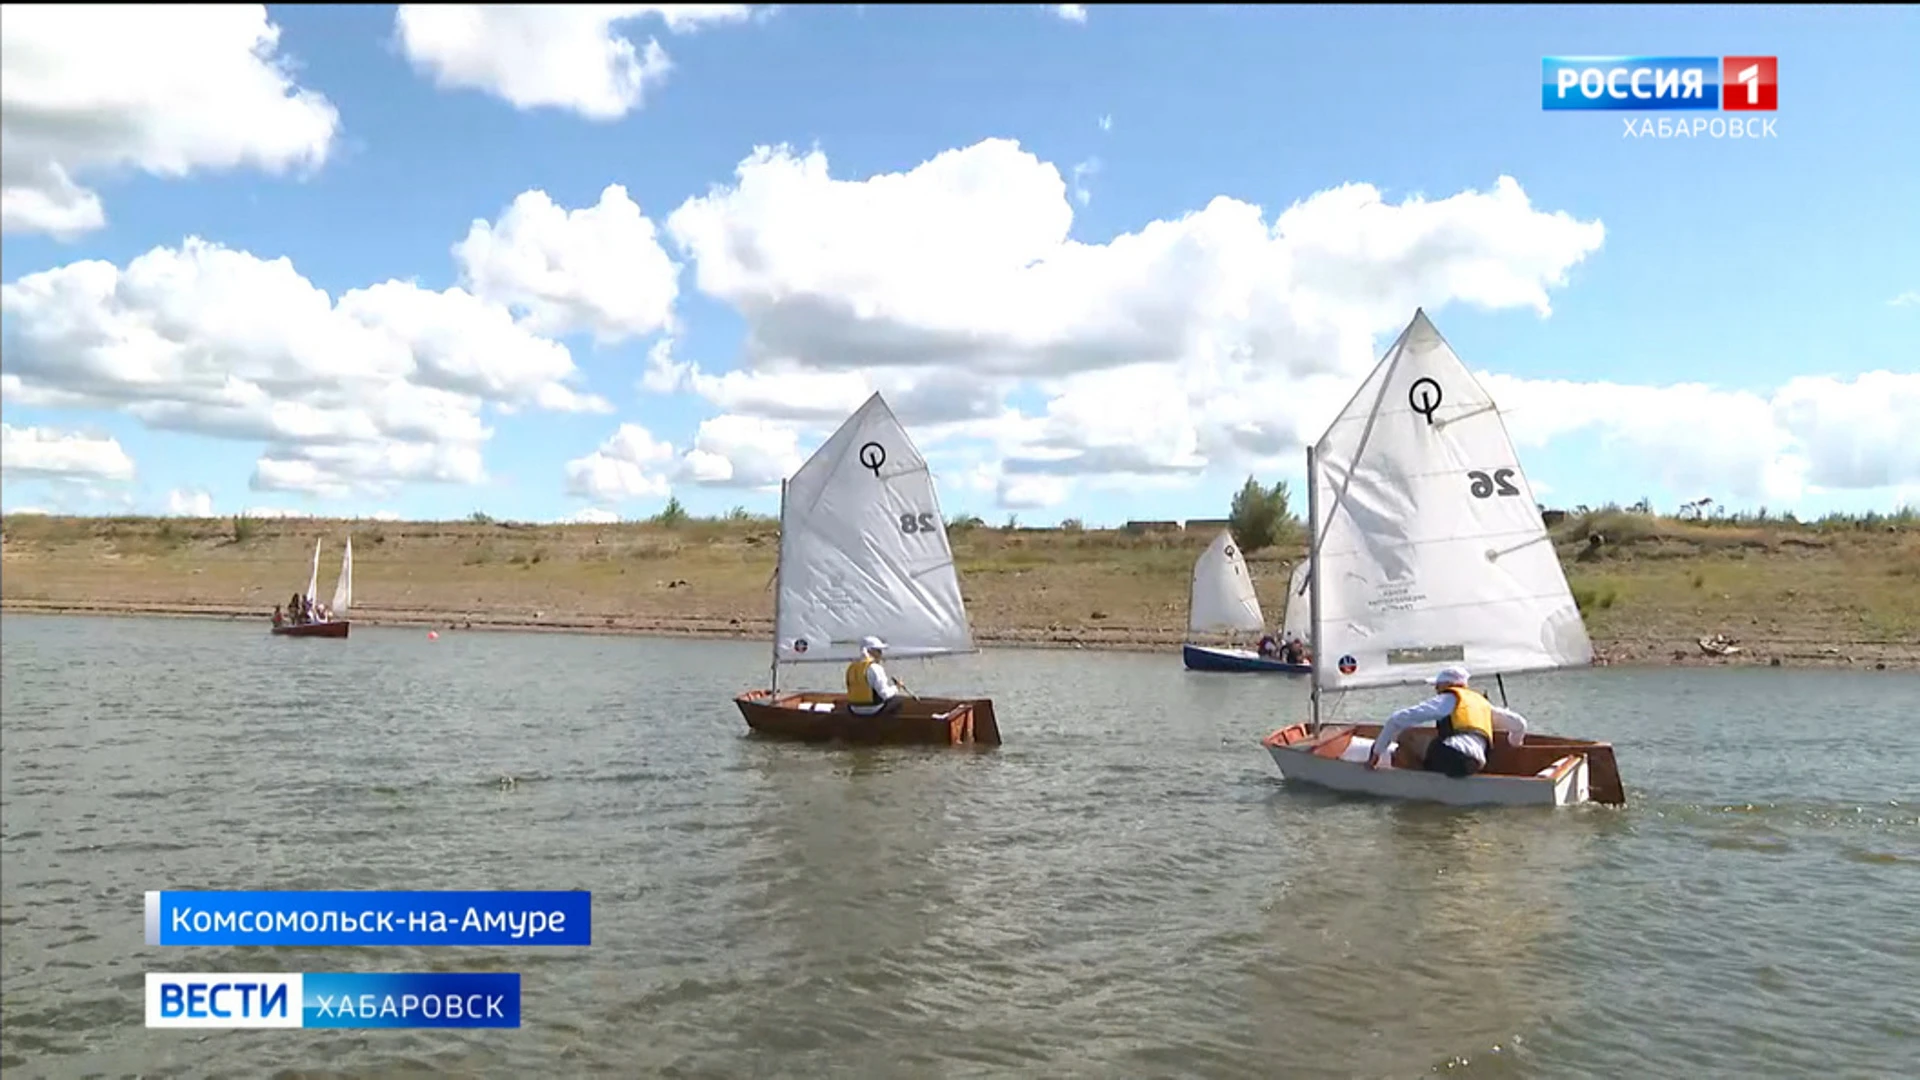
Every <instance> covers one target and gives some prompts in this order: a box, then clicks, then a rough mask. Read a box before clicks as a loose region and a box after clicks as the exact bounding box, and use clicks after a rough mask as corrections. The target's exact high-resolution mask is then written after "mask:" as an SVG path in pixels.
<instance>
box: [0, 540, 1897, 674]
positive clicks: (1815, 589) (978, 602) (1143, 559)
mask: <svg viewBox="0 0 1920 1080" xmlns="http://www.w3.org/2000/svg"><path fill="white" fill-rule="evenodd" d="M949 528H950V535H951V537H952V542H953V546H954V552H955V556H956V559H957V561H958V563H959V566H960V572H961V576H962V582H963V587H964V589H965V593H966V597H967V604H968V611H969V614H970V615H971V616H972V618H973V621H974V624H975V626H976V629H977V630H979V631H981V632H983V633H985V634H996V633H997V634H1002V635H1006V634H1010V633H1018V632H1031V633H1033V634H1036V635H1055V636H1058V635H1068V636H1071V635H1073V634H1076V633H1088V634H1090V635H1094V636H1097V637H1100V638H1108V639H1118V638H1126V639H1136V640H1142V641H1158V640H1177V639H1178V638H1179V637H1180V636H1181V634H1182V632H1183V630H1184V622H1185V613H1186V603H1187V587H1188V580H1189V577H1190V574H1191V572H1192V567H1193V561H1194V559H1195V558H1196V557H1197V556H1198V554H1199V552H1200V551H1201V549H1202V548H1204V547H1205V545H1206V544H1207V543H1209V542H1210V541H1211V539H1212V538H1213V536H1214V535H1215V534H1216V529H1217V528H1218V526H1217V525H1206V526H1197V527H1196V528H1193V529H1179V528H1173V529H1162V530H1147V531H1128V530H1122V529H1086V528H1080V527H1077V523H1071V522H1070V523H1068V524H1067V525H1066V526H1065V527H1060V528H1044V529H1036V528H1020V527H1018V526H1017V525H1013V524H1011V523H1010V524H1009V525H1008V526H1002V527H994V526H989V525H986V524H984V523H982V522H981V521H980V520H979V519H978V518H957V519H955V520H954V521H952V522H951V523H950V526H949ZM1551 532H1552V535H1553V538H1554V542H1555V546H1556V548H1557V550H1558V551H1559V553H1560V555H1561V559H1562V562H1563V564H1564V565H1565V566H1566V568H1567V573H1568V578H1569V580H1570V581H1571V583H1572V585H1573V591H1574V595H1575V598H1576V600H1577V601H1578V602H1579V603H1580V605H1581V607H1582V609H1583V611H1584V612H1585V614H1586V617H1587V621H1588V625H1589V628H1590V630H1591V631H1592V634H1593V637H1594V639H1595V641H1596V643H1598V644H1601V645H1602V647H1603V648H1614V649H1624V650H1625V651H1627V652H1629V653H1631V652H1634V651H1636V650H1639V649H1642V648H1643V647H1644V648H1645V649H1649V650H1651V649H1654V648H1656V647H1658V648H1664V647H1666V646H1667V645H1668V644H1670V643H1673V642H1686V641H1691V640H1693V639H1695V638H1698V637H1703V636H1706V635H1709V634H1713V633H1724V634H1727V635H1728V636H1729V637H1732V638H1736V639H1741V640H1743V641H1754V640H1786V641H1797V642H1809V643H1815V642H1830V643H1834V644H1841V643H1850V642H1877V643H1886V644H1893V645H1910V644H1920V513H1916V512H1915V511H1913V510H1911V509H1908V510H1902V511H1899V512H1896V513H1892V514H1866V515H1857V516H1845V515H1832V516H1829V517H1826V518H1822V519H1819V520H1817V521H1806V522H1802V521H1796V520H1793V519H1792V518H1778V517H1773V516H1769V515H1766V514H1765V513H1761V514H1754V515H1734V516H1728V517H1719V518H1709V519H1704V520H1682V519H1679V518H1675V517H1667V516H1661V515H1656V514H1651V513H1647V512H1644V511H1643V510H1636V509H1622V508H1619V507H1611V506H1610V507H1602V508H1598V509H1592V510H1589V509H1586V508H1582V509H1581V512H1577V513H1568V514H1566V515H1565V518H1564V520H1558V521H1557V522H1556V524H1555V525H1554V526H1553V528H1552V529H1551ZM349 534H351V535H352V537H353V540H354V548H355V559H354V563H355V581H354V592H355V599H356V600H357V601H359V602H360V605H361V610H363V611H366V612H367V613H368V614H370V615H375V616H377V615H378V614H379V613H380V612H382V611H392V612H400V611H417V612H433V613H441V614H459V613H467V614H468V617H484V616H487V615H508V616H524V617H542V616H550V615H566V616H573V617H579V618H583V619H587V620H601V619H604V620H605V621H606V622H607V623H608V624H609V625H612V624H613V623H614V622H615V621H616V620H632V619H649V618H664V619H679V620H689V619H692V620H706V621H709V622H713V623H717V624H721V625H731V626H734V627H738V628H739V629H740V631H741V632H743V633H745V632H753V631H754V630H755V629H756V628H757V629H760V630H761V631H762V632H764V628H765V627H766V626H767V625H768V624H769V623H770V621H771V617H772V593H771V590H770V584H771V580H772V574H773V569H774V556H775V552H776V551H777V549H778V546H779V544H778V540H779V525H778V523H777V522H776V521H773V520H771V519H768V518H764V517H757V516H754V515H750V514H746V513H744V512H739V511H736V512H735V513H733V514H731V515H728V516H726V517H724V518H720V519H701V518H693V517H688V516H684V515H669V516H668V517H667V518H666V519H664V520H654V521H649V522H631V523H620V524H604V525H602V524H585V525H532V524H522V523H517V522H500V521H493V520H490V519H486V518H485V517H484V516H483V515H475V516H474V518H473V519H471V520H468V521H461V522H401V521H391V522H388V521H364V520H355V521H340V520H325V519H312V518H272V519H256V518H247V517H234V518H217V519H188V518H154V517H115V518H75V517H53V516H43V515H13V516H9V517H7V518H6V519H5V521H4V574H0V586H3V588H0V592H3V594H4V596H5V598H6V599H7V600H8V601H26V602H37V603H41V604H61V603H72V604H76V605H80V604H86V603H94V602H103V601H110V602H118V603H133V604H143V603H144V604H155V605H166V604H178V605H195V604H198V605H228V606H235V607H246V606H250V607H256V608H259V609H260V610H262V611H265V610H267V609H268V608H270V607H271V606H272V605H273V604H274V603H276V602H279V601H282V600H284V598H285V597H286V596H287V595H288V594H290V593H292V592H294V591H296V590H297V589H299V588H300V587H302V586H303V585H304V584H305V577H306V573H307V567H308V560H309V559H310V558H311V553H312V550H313V542H314V540H315V538H321V539H324V541H325V544H326V546H325V549H324V551H323V553H322V556H321V562H322V567H321V582H322V586H321V588H322V592H323V593H325V592H327V591H329V590H330V589H331V587H332V586H331V584H330V583H331V581H332V577H333V575H334V573H335V572H336V571H337V568H338V559H339V552H340V543H341V541H342V540H344V539H345V538H346V536H347V535H349ZM1302 557H1304V550H1303V549H1302V547H1301V545H1300V544H1299V543H1298V542H1295V543H1290V544H1287V545H1284V546H1281V547H1278V548H1273V549H1267V550H1263V551H1259V552H1256V553H1254V554H1253V555H1251V556H1249V558H1248V563H1249V568H1250V569H1251V570H1252V573H1253V577H1254V579H1255V581H1256V583H1257V585H1258V587H1259V591H1260V601H1261V604H1262V606H1263V607H1264V608H1265V609H1266V611H1267V613H1268V617H1269V618H1270V619H1273V620H1276V621H1277V620H1278V618H1279V616H1280V612H1281V611H1282V608H1283V603H1284V601H1283V598H1282V595H1281V594H1282V592H1283V591H1284V588H1285V582H1286V580H1287V575H1288V572H1289V571H1290V569H1291V567H1292V565H1293V564H1294V563H1295V562H1296V561H1298V560H1299V559H1301V558H1302Z"/></svg>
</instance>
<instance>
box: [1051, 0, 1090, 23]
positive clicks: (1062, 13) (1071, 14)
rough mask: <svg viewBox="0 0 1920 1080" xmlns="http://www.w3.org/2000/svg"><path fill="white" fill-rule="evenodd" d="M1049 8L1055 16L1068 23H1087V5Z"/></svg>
mask: <svg viewBox="0 0 1920 1080" xmlns="http://www.w3.org/2000/svg"><path fill="white" fill-rule="evenodd" d="M1047 7H1048V8H1050V9H1052V11H1053V13H1054V14H1055V15H1057V16H1059V17H1060V18H1062V19H1065V20H1066V21H1068V22H1071V23H1084V22H1086V21H1087V5H1085V4H1048V5H1047Z"/></svg>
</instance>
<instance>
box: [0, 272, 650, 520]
mask: <svg viewBox="0 0 1920 1080" xmlns="http://www.w3.org/2000/svg"><path fill="white" fill-rule="evenodd" d="M0 308H3V309H4V310H5V312H6V314H7V315H8V316H9V317H10V319H11V320H12V321H13V324H14V325H13V326H12V327H11V328H10V331H9V334H8V338H7V342H6V350H5V354H4V363H5V367H6V371H5V374H4V376H0V394H4V396H5V398H6V400H7V401H8V402H9V403H16V404H23V405H41V406H61V407H96V408H106V409H115V410H119V411H121V412H124V413H127V414H129V415H131V416H134V417H136V418H138V419H139V420H141V421H143V422H144V423H145V424H146V425H147V426H149V427H152V428H158V429H164V430H174V431H188V432H194V433H197V434H202V435H210V436H214V437H224V438H231V439H238V440H243V441H249V442H259V443H264V444H265V448H264V451H263V453H262V454H261V456H260V458H259V460H258V461H257V462H256V465H255V469H254V475H253V481H252V483H253V487H254V488H255V489H257V490H279V491H297V492H304V493H308V494H319V495H331V496H337V495H343V494H346V493H348V492H350V491H356V490H367V491H375V492H380V491H388V490H391V489H392V488H393V487H394V486H395V485H397V484H400V483H405V482H438V483H455V484H473V483H478V482H480V481H482V480H484V479H485V476H486V474H485V470H484V468H483V465H482V461H481V447H482V446H483V445H484V444H485V443H486V441H487V440H488V439H489V438H490V437H491V435H492V431H491V429H490V428H489V427H488V426H487V425H486V423H485V422H484V420H483V408H484V407H486V406H489V405H491V406H492V407H493V408H494V409H495V410H496V411H504V410H509V409H516V408H538V409H546V410H553V411H566V412H608V411H611V409H612V406H611V405H609V404H608V403H607V402H606V401H605V400H604V399H601V398H599V397H597V396H595V395H592V394H589V393H586V392H584V391H582V390H579V389H576V388H575V386H574V385H573V383H574V381H576V379H577V376H578V372H577V370H576V369H575V367H574V364H573V361H572V358H571V355H570V354H569V352H568V351H567V349H566V347H565V346H563V345H561V344H559V343H558V342H555V341H551V340H548V339H546V338H543V337H540V336H539V335H537V334H534V333H531V332H529V331H528V330H526V329H525V328H523V327H521V326H519V325H517V324H516V323H515V321H514V319H513V316H512V314H511V313H510V312H509V311H508V310H507V309H506V308H504V307H501V306H498V305H495V304H489V303H487V302H485V301H483V300H481V299H480V298H478V297H476V296H474V295H473V294H471V293H468V292H466V291H465V290H463V289H459V288H454V289H447V290H444V291H440V292H435V291H432V290H429V289H423V288H421V287H419V286H417V285H414V284H412V283H409V282H400V281H388V282H384V283H381V284H378V285H373V286H371V287H368V288H362V289H353V290H350V291H348V292H347V293H345V294H344V295H342V296H341V297H340V298H339V299H338V301H335V300H334V299H333V298H332V297H330V296H329V295H328V294H327V292H326V291H325V290H323V289H320V288H319V287H317V286H315V285H314V284H313V283H312V282H310V281H308V280H307V279H306V278H305V277H304V276H302V275H301V274H300V273H299V272H298V271H297V270H295V269H294V266H293V264H292V263H291V262H290V261H289V260H287V259H285V258H277V259H264V258H260V257H258V256H255V255H253V254H251V253H249V252H245V251H236V250H233V249H231V248H227V247H223V246H221V245H219V244H216V243H210V242H208V241H204V240H201V239H199V238H197V237H189V238H188V239H187V240H186V241H185V242H184V243H183V244H182V245H181V246H180V247H178V248H170V247H159V248H154V249H153V250H151V251H148V252H147V253H145V254H143V255H140V256H137V257H135V258H134V259H133V260H131V261H130V262H128V263H127V265H126V266H125V267H124V268H122V267H118V266H115V265H114V264H112V263H109V262H104V261H98V260H87V261H82V262H76V263H71V264H69V265H66V266H61V267H56V268H54V269H51V270H44V271H40V272H37V273H32V274H27V275H25V276H23V277H21V278H19V279H18V280H16V281H13V282H9V283H7V284H6V285H4V286H0Z"/></svg>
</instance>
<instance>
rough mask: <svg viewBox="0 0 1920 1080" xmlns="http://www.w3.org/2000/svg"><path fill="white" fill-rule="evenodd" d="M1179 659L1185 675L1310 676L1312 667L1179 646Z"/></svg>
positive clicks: (1236, 651)
mask: <svg viewBox="0 0 1920 1080" xmlns="http://www.w3.org/2000/svg"><path fill="white" fill-rule="evenodd" d="M1180 658H1181V660H1183V661H1184V662H1185V663H1186V665H1187V670H1188V671H1232V672H1254V673H1258V674H1265V675H1311V674H1313V665H1312V664H1289V663H1285V662H1283V661H1280V660H1269V659H1267V658H1266V657H1264V656H1261V655H1260V654H1259V653H1257V652H1250V651H1248V650H1246V649H1216V648H1212V647H1210V646H1206V645H1182V646H1181V647H1180Z"/></svg>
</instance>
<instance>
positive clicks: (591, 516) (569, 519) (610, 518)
mask: <svg viewBox="0 0 1920 1080" xmlns="http://www.w3.org/2000/svg"><path fill="white" fill-rule="evenodd" d="M619 521H620V515H619V514H616V513H614V512H613V511H611V510H606V509H602V508H601V507H598V506H588V507H583V508H581V509H579V510H575V511H574V512H573V513H571V514H568V515H567V516H565V517H563V518H561V519H560V524H562V525H613V524H617V523H618V522H619Z"/></svg>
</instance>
